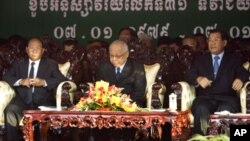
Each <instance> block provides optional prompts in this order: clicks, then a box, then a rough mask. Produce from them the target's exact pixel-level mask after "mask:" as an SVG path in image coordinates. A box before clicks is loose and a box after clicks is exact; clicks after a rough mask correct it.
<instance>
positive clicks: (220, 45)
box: [186, 29, 248, 134]
mask: <svg viewBox="0 0 250 141" xmlns="http://www.w3.org/2000/svg"><path fill="white" fill-rule="evenodd" d="M227 42H228V39H227V35H226V33H224V32H223V31H220V30H218V29H214V30H211V31H210V33H209V36H208V49H209V51H210V52H209V53H206V54H204V55H201V56H199V57H197V58H196V59H195V61H194V63H193V64H192V66H191V68H190V70H188V72H187V73H186V81H187V82H189V83H191V84H193V85H194V86H196V96H197V97H196V99H195V100H194V102H193V104H192V108H191V110H192V113H193V115H194V131H193V132H194V133H198V134H206V132H207V125H208V117H209V115H210V114H213V113H214V112H217V111H218V112H219V111H229V112H232V113H235V112H240V99H239V97H237V95H236V92H237V91H238V90H240V88H242V86H243V84H244V82H245V81H247V79H248V74H247V72H246V70H245V69H244V68H243V65H242V64H243V62H242V60H241V58H240V56H237V55H236V54H230V53H229V52H227V51H226V50H225V47H226V45H227Z"/></svg>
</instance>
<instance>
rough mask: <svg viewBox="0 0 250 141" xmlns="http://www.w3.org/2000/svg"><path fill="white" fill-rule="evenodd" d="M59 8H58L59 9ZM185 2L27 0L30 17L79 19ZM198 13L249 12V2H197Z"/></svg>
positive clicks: (184, 4)
mask: <svg viewBox="0 0 250 141" xmlns="http://www.w3.org/2000/svg"><path fill="white" fill-rule="evenodd" d="M59 7H60V8H59ZM187 7H188V4H187V0H60V1H59V0H29V10H30V11H31V17H36V16H37V12H38V10H40V11H41V12H48V11H50V12H58V11H59V12H62V13H63V17H64V18H66V17H67V12H79V13H80V16H81V17H87V16H89V14H90V12H92V11H95V12H101V11H118V12H121V11H146V12H147V11H149V12H151V11H185V10H186V9H187ZM197 8H198V10H199V11H208V10H211V11H223V10H228V11H232V10H234V9H236V10H238V11H249V10H250V0H236V2H234V0H198V7H197Z"/></svg>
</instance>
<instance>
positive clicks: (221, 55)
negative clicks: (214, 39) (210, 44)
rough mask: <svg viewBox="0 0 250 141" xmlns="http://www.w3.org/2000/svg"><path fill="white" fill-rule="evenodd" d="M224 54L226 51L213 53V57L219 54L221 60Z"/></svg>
mask: <svg viewBox="0 0 250 141" xmlns="http://www.w3.org/2000/svg"><path fill="white" fill-rule="evenodd" d="M223 55H224V51H222V52H221V53H220V54H217V55H215V54H212V57H213V58H214V57H215V56H219V57H220V59H219V60H221V59H222V57H223Z"/></svg>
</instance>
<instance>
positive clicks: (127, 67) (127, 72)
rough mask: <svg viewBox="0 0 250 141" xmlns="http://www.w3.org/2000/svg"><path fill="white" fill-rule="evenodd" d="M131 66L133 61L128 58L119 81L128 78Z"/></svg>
mask: <svg viewBox="0 0 250 141" xmlns="http://www.w3.org/2000/svg"><path fill="white" fill-rule="evenodd" d="M131 67H132V65H131V61H129V59H128V60H127V62H126V64H125V66H124V67H123V70H122V73H121V75H120V78H119V81H122V80H124V79H126V78H127V76H128V75H129V73H130V70H131Z"/></svg>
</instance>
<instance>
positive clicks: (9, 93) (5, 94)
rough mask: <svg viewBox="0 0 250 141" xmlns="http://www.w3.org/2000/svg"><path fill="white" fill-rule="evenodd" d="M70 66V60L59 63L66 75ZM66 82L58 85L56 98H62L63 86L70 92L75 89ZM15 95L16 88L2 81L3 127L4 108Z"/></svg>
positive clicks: (0, 116) (0, 119)
mask: <svg viewBox="0 0 250 141" xmlns="http://www.w3.org/2000/svg"><path fill="white" fill-rule="evenodd" d="M69 67H70V62H66V63H64V64H59V70H60V71H61V72H62V74H64V75H66V74H67V73H66V72H68V70H69ZM65 83H66V84H67V83H70V82H68V81H65V82H61V83H60V84H59V85H58V88H57V94H56V99H61V95H62V94H63V91H61V93H60V90H61V89H62V87H65V88H66V89H68V91H69V93H71V92H72V91H73V90H74V89H76V87H75V86H74V84H72V83H70V84H72V85H71V86H70V87H66V86H65V85H66V84H65ZM14 97H15V91H14V89H13V88H12V87H11V86H10V85H9V84H8V83H7V82H5V81H0V103H1V104H0V127H1V128H4V109H5V107H6V106H7V105H8V104H9V102H10V101H11V99H12V98H14ZM71 99H72V98H71ZM57 102H59V100H57ZM59 108H60V107H59Z"/></svg>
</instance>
